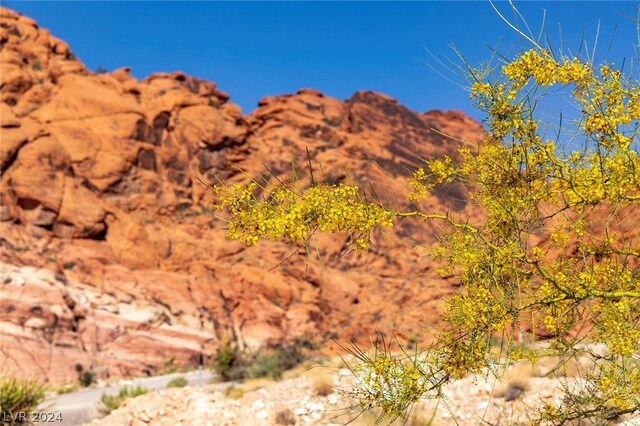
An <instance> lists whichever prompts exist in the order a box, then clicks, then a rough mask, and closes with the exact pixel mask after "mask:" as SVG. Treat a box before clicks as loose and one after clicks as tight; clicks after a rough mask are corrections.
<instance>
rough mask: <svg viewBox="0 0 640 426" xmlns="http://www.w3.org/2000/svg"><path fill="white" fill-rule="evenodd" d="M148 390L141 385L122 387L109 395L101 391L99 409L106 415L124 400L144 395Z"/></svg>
mask: <svg viewBox="0 0 640 426" xmlns="http://www.w3.org/2000/svg"><path fill="white" fill-rule="evenodd" d="M147 392H148V390H147V389H146V388H144V387H141V386H136V387H128V386H125V387H122V388H120V390H119V391H118V393H117V394H115V395H109V394H107V393H103V394H102V397H101V398H100V403H99V407H98V408H99V410H100V412H101V413H102V414H104V415H108V414H109V413H111V412H112V411H113V410H116V409H118V407H120V406H121V405H122V403H123V402H124V401H126V400H127V399H131V398H136V397H138V396H140V395H144V394H146V393H147Z"/></svg>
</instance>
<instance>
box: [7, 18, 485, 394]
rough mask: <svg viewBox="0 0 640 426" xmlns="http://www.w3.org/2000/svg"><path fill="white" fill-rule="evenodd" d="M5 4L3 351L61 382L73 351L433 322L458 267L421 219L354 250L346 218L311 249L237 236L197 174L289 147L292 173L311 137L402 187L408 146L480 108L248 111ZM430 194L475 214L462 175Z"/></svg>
mask: <svg viewBox="0 0 640 426" xmlns="http://www.w3.org/2000/svg"><path fill="white" fill-rule="evenodd" d="M0 19H1V22H0V45H1V49H2V50H1V54H2V58H1V59H2V60H1V63H0V87H1V94H0V114H1V123H0V125H1V127H2V128H1V132H2V133H1V136H2V143H1V145H0V165H1V170H2V186H1V190H0V191H1V192H0V196H1V205H0V219H1V220H2V222H1V227H2V230H1V238H0V257H1V260H2V263H3V264H2V280H3V283H2V284H0V288H1V292H0V364H2V365H8V366H9V367H11V368H14V369H17V370H19V371H21V372H22V373H24V374H37V375H39V376H40V377H46V378H47V379H48V380H50V381H53V382H61V381H67V380H72V379H75V378H76V372H75V370H74V366H75V364H81V365H82V366H83V367H84V368H89V367H93V368H94V369H95V370H96V371H97V372H98V374H99V375H101V376H104V375H107V374H108V375H111V376H114V375H115V376H119V375H131V374H140V373H142V372H148V373H152V372H155V371H158V370H161V369H162V368H164V367H165V366H167V365H169V364H173V365H187V364H194V363H196V362H197V360H198V358H199V357H200V354H201V353H204V355H205V356H207V357H208V356H210V355H211V354H212V353H214V351H215V348H216V347H217V345H218V344H219V342H220V341H223V340H225V339H236V340H237V341H238V342H239V343H240V344H241V345H246V346H249V347H258V346H260V345H275V344H279V343H281V342H283V341H287V340H292V339H296V338H301V339H308V340H313V341H315V342H317V343H320V344H323V345H324V344H330V342H331V338H333V337H337V338H339V339H340V340H342V341H347V340H349V339H354V340H356V341H359V342H367V341H368V339H369V336H370V335H371V334H372V333H373V332H374V331H375V330H381V331H383V332H385V333H386V334H387V335H390V334H391V333H392V332H393V329H394V327H395V328H396V329H397V330H400V331H404V332H406V334H405V335H402V336H401V338H403V339H410V338H414V337H420V336H422V335H423V334H422V333H423V327H424V326H425V325H429V324H433V323H434V322H436V321H437V315H438V310H437V306H438V305H439V301H438V298H439V297H440V296H442V295H444V294H447V293H448V292H450V288H451V285H450V283H447V282H446V281H442V280H439V279H437V277H436V274H435V272H434V270H433V265H432V264H431V263H430V260H429V259H428V257H426V256H425V252H424V251H421V250H418V249H414V248H413V247H412V243H414V242H420V243H421V244H425V245H428V244H429V243H430V242H432V241H434V231H435V230H436V229H435V228H434V227H433V226H431V225H429V224H423V223H418V222H415V221H405V222H403V223H400V224H398V225H397V226H396V227H395V228H394V229H392V230H391V231H388V232H386V233H384V234H376V235H375V239H376V244H375V245H374V246H373V247H372V249H371V250H369V251H368V253H366V254H359V255H353V254H351V255H347V256H344V251H345V245H346V244H347V240H348V238H347V236H346V235H340V236H337V237H336V236H322V235H318V237H317V241H315V244H316V245H317V247H318V251H319V252H320V254H321V258H320V259H317V258H316V257H315V256H312V257H307V256H306V255H305V253H303V252H299V253H296V254H294V255H293V256H292V253H294V252H295V251H296V250H295V247H291V246H287V245H285V244H282V243H278V242H274V243H260V244H259V245H257V246H255V247H250V248H247V247H244V246H243V245H241V244H240V243H237V242H232V241H228V240H226V239H225V238H224V232H225V231H224V221H221V220H219V219H216V218H215V217H214V216H213V215H212V212H211V211H210V209H209V207H208V206H209V204H210V203H211V201H212V199H211V196H210V194H209V192H208V190H207V188H206V186H205V185H203V183H202V182H205V183H214V182H216V180H217V179H222V180H225V181H229V182H240V181H246V180H247V179H249V178H259V177H260V176H261V175H267V176H269V172H267V168H268V170H270V171H271V172H272V173H274V174H278V175H281V176H282V178H283V179H287V177H288V176H290V175H291V171H292V170H291V164H292V156H294V157H295V160H296V162H297V164H299V165H302V167H301V170H299V172H300V173H302V174H304V164H305V162H306V150H307V149H308V150H309V152H310V154H311V157H312V160H313V164H314V167H315V168H316V170H315V171H316V172H317V173H318V175H319V174H320V170H319V165H320V164H321V165H322V170H323V172H324V174H325V177H326V179H328V180H329V181H330V182H342V181H353V182H357V183H359V184H360V185H363V186H364V187H367V188H373V189H374V190H375V192H376V193H377V194H378V196H379V197H380V198H381V199H383V200H384V201H385V202H390V203H400V204H402V203H404V202H405V200H406V197H405V195H404V194H405V193H406V191H407V190H408V186H407V184H406V180H405V178H406V176H408V175H409V173H410V172H411V170H412V169H414V168H415V167H416V166H417V165H418V164H419V159H420V158H432V157H434V156H439V155H442V154H445V153H446V154H453V153H454V152H455V150H456V149H457V147H458V146H459V145H460V143H470V144H473V143H475V142H476V141H478V140H479V138H480V137H481V135H482V128H481V126H480V125H479V124H478V123H477V122H475V121H473V120H471V119H470V118H468V117H466V116H465V115H464V114H462V113H460V112H455V111H448V112H439V111H432V112H428V113H423V114H420V113H415V112H413V111H410V110H408V109H407V108H405V107H403V106H402V105H400V104H399V103H398V102H396V101H395V100H394V99H391V98H389V97H386V96H384V95H381V94H378V93H374V92H367V91H363V92H357V93H355V94H354V95H353V96H352V97H351V98H350V99H348V100H346V101H339V100H337V99H333V98H330V97H327V96H324V95H323V94H322V93H320V92H318V91H315V90H309V89H303V90H300V91H298V92H297V93H296V94H292V95H284V96H273V97H267V98H264V99H262V100H261V101H260V103H259V105H258V108H257V109H256V110H255V111H254V112H253V113H251V114H250V115H243V114H242V113H241V111H240V108H239V107H238V106H236V105H234V104H233V103H231V102H229V99H230V98H229V95H227V94H226V93H224V92H222V91H220V90H219V89H218V88H217V87H216V85H215V84H214V83H211V82H208V81H202V80H198V79H196V78H192V77H189V76H187V75H185V74H183V73H181V72H174V73H158V74H153V75H151V76H149V77H147V78H146V79H144V80H142V81H137V80H136V79H134V78H133V77H131V75H130V73H129V70H128V69H127V68H121V69H119V70H116V71H114V72H112V73H103V74H95V73H93V72H90V71H88V70H87V69H86V68H85V67H84V66H83V64H82V63H81V62H80V61H79V60H78V58H76V57H75V56H74V55H73V53H72V52H71V50H70V49H69V47H68V46H67V45H66V44H65V43H64V42H62V41H61V40H59V39H57V38H55V37H53V36H52V35H51V34H49V32H48V31H46V30H44V29H41V28H39V27H38V25H37V24H36V23H35V22H34V21H33V20H31V19H29V18H27V17H25V16H21V15H19V14H17V13H15V12H13V11H11V10H8V9H6V8H3V9H0ZM425 96H429V94H428V93H425ZM445 134H446V135H450V136H451V137H446V136H443V135H445ZM460 141H466V142H460ZM201 181H202V182H201ZM425 208H429V209H450V210H451V211H453V212H455V213H456V214H457V213H459V214H461V215H472V214H473V211H471V209H470V208H469V206H468V200H467V199H466V197H465V194H464V191H462V190H461V188H458V187H456V186H455V185H452V186H450V187H446V188H439V189H438V191H437V192H436V194H435V195H434V197H432V199H430V200H429V201H427V202H426V205H425ZM283 261H284V262H283ZM281 262H282V264H281ZM280 264H281V265H280ZM278 265H280V266H278ZM274 267H275V268H274Z"/></svg>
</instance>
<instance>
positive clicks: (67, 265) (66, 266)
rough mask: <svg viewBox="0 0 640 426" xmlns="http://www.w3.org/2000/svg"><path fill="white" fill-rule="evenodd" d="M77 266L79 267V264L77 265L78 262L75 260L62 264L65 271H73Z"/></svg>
mask: <svg viewBox="0 0 640 426" xmlns="http://www.w3.org/2000/svg"><path fill="white" fill-rule="evenodd" d="M76 265H77V263H76V262H74V261H73V260H70V261H68V262H64V263H63V264H62V267H63V268H64V269H66V270H71V269H73V268H75V266H76Z"/></svg>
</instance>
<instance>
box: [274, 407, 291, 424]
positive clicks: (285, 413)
mask: <svg viewBox="0 0 640 426" xmlns="http://www.w3.org/2000/svg"><path fill="white" fill-rule="evenodd" d="M274 422H275V423H276V424H277V425H295V424H296V417H295V416H294V415H293V412H292V411H291V410H290V409H289V408H282V409H280V410H278V411H277V412H276V415H275V418H274Z"/></svg>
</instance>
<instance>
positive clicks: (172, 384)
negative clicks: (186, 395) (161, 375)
mask: <svg viewBox="0 0 640 426" xmlns="http://www.w3.org/2000/svg"><path fill="white" fill-rule="evenodd" d="M188 384H189V381H188V380H187V379H186V378H184V377H182V376H180V377H176V378H174V379H171V380H170V381H169V383H167V387H168V388H183V387H185V386H187V385H188Z"/></svg>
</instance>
